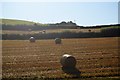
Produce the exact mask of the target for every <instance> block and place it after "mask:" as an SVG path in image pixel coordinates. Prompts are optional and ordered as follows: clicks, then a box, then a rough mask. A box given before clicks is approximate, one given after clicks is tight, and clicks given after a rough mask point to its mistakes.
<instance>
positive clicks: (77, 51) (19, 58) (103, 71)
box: [2, 37, 120, 80]
mask: <svg viewBox="0 0 120 80" xmlns="http://www.w3.org/2000/svg"><path fill="white" fill-rule="evenodd" d="M64 53H68V54H70V55H73V56H74V57H75V58H76V60H77V65H76V68H77V69H78V70H79V71H80V74H79V75H80V76H81V77H119V71H120V67H119V61H118V60H119V55H118V37H110V38H82V39H62V44H60V45H56V44H55V43H54V40H52V39H51V40H37V41H36V42H35V43H30V42H29V41H27V40H3V42H2V61H3V62H2V63H3V65H2V77H3V78H73V77H75V75H70V74H67V73H65V72H63V71H62V69H61V64H60V58H61V56H62V55H63V54H64ZM96 80H97V79H96ZM103 80H107V79H103ZM108 80H109V79H108Z"/></svg>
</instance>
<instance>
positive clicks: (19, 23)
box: [0, 19, 77, 31]
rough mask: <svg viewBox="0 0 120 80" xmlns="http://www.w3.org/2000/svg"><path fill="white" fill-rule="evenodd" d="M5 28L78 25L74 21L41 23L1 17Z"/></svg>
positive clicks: (47, 27)
mask: <svg viewBox="0 0 120 80" xmlns="http://www.w3.org/2000/svg"><path fill="white" fill-rule="evenodd" d="M0 24H2V29H3V30H22V31H28V30H35V31H36V30H47V29H76V28H77V25H76V24H75V23H73V22H72V21H69V22H65V21H63V22H61V23H55V24H41V23H36V22H32V21H25V20H14V19H0Z"/></svg>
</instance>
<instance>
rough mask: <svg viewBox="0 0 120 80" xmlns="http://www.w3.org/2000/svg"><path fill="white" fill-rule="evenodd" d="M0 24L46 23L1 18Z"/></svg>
mask: <svg viewBox="0 0 120 80" xmlns="http://www.w3.org/2000/svg"><path fill="white" fill-rule="evenodd" d="M0 24H5V25H14V26H15V25H35V24H37V25H46V24H41V23H36V22H33V21H25V20H16V19H0Z"/></svg>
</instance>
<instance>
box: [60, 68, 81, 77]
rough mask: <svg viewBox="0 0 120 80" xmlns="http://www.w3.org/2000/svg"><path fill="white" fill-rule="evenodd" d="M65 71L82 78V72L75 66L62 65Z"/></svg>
mask: <svg viewBox="0 0 120 80" xmlns="http://www.w3.org/2000/svg"><path fill="white" fill-rule="evenodd" d="M62 70H63V72H65V73H67V74H70V75H73V76H74V78H80V74H81V72H80V71H79V70H78V69H77V68H75V67H62Z"/></svg>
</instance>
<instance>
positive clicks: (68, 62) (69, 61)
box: [60, 54, 76, 68]
mask: <svg viewBox="0 0 120 80" xmlns="http://www.w3.org/2000/svg"><path fill="white" fill-rule="evenodd" d="M60 63H61V65H62V67H68V68H75V66H76V59H75V57H73V56H72V55H69V54H64V55H63V56H62V58H61V60H60Z"/></svg>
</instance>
